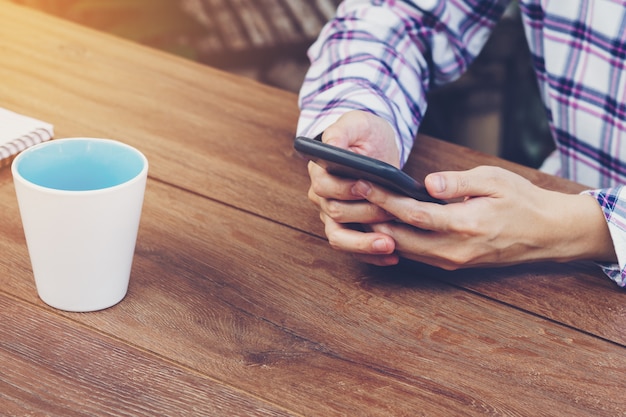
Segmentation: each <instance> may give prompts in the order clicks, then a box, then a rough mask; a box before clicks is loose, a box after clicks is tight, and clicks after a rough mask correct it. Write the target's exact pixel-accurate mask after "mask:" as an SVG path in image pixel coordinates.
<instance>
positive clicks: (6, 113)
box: [0, 108, 54, 168]
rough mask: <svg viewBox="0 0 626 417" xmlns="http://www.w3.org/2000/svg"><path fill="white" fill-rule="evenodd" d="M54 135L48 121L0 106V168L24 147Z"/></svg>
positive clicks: (7, 163)
mask: <svg viewBox="0 0 626 417" xmlns="http://www.w3.org/2000/svg"><path fill="white" fill-rule="evenodd" d="M53 137H54V129H53V126H52V125H51V124H50V123H46V122H43V121H41V120H37V119H35V118H32V117H29V116H25V115H22V114H18V113H15V112H12V111H10V110H6V109H3V108H0V168H3V167H6V166H8V165H11V162H12V161H13V159H14V158H15V156H16V155H17V154H18V153H20V152H21V151H23V150H24V149H26V148H28V147H30V146H33V145H36V144H38V143H41V142H45V141H47V140H50V139H52V138H53Z"/></svg>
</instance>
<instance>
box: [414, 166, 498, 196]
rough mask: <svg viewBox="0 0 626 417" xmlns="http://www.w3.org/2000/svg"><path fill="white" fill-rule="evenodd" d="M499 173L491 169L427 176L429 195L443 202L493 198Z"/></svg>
mask: <svg viewBox="0 0 626 417" xmlns="http://www.w3.org/2000/svg"><path fill="white" fill-rule="evenodd" d="M497 181H498V179H497V173H496V172H495V170H491V169H489V167H478V168H474V169H471V170H469V171H446V172H436V173H433V174H429V175H428V176H426V178H425V180H424V183H425V185H426V189H427V190H428V193H429V194H430V195H432V196H433V197H436V198H440V199H443V200H449V199H455V198H468V197H480V196H492V195H494V194H495V193H497V188H496V187H495V185H496V183H497Z"/></svg>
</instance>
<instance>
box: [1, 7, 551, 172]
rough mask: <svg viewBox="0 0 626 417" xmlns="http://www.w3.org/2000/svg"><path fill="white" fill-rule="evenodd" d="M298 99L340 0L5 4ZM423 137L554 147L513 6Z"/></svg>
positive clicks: (524, 153)
mask: <svg viewBox="0 0 626 417" xmlns="http://www.w3.org/2000/svg"><path fill="white" fill-rule="evenodd" d="M0 1H12V2H14V3H19V4H23V5H26V6H28V7H33V8H37V9H40V10H42V11H44V12H47V13H51V14H54V15H57V16H60V17H62V18H65V19H68V20H71V21H74V22H77V23H80V24H83V25H86V26H89V27H92V28H95V29H98V30H102V31H105V32H109V33H111V34H114V35H117V36H121V37H124V38H126V39H130V40H133V41H136V42H139V43H142V44H145V45H149V46H152V47H155V48H158V49H161V50H164V51H167V52H170V53H173V54H177V55H180V56H183V57H185V58H187V59H192V60H195V61H198V62H201V63H203V64H206V65H211V66H214V67H217V68H220V69H223V70H226V71H229V72H234V73H237V74H240V75H243V76H246V77H250V78H254V79H256V80H258V81H259V82H262V83H266V84H269V85H273V86H275V87H278V88H282V89H286V90H290V91H294V92H297V90H298V88H299V86H300V83H301V82H302V79H303V78H304V73H305V71H306V68H307V65H308V64H307V59H306V50H307V48H308V46H309V45H310V44H311V43H312V42H313V40H314V39H315V37H316V36H317V34H318V33H319V31H320V30H321V28H322V26H323V25H324V24H325V23H326V22H327V21H328V20H329V19H330V18H331V17H332V16H333V14H334V12H335V9H336V7H337V5H338V4H339V3H340V0H0ZM421 130H422V131H423V132H424V133H428V134H430V135H432V136H435V137H438V138H441V139H445V140H449V141H452V142H455V143H459V144H462V145H466V146H469V147H472V148H474V149H478V150H481V151H484V152H487V153H490V154H494V155H498V156H501V157H503V158H506V159H509V160H512V161H515V162H519V163H522V164H525V165H528V166H532V167H537V166H538V165H539V164H540V163H541V161H542V160H543V158H544V157H545V156H546V155H547V154H548V153H549V152H550V151H551V150H552V147H553V145H552V141H551V139H550V133H549V130H548V126H547V122H546V119H545V114H544V110H543V107H542V104H541V102H540V100H539V96H538V91H537V87H536V83H535V79H534V75H533V74H532V68H531V66H530V58H529V53H528V47H527V44H526V41H525V38H524V34H523V30H522V26H521V20H520V16H519V10H518V8H517V5H516V3H515V2H513V4H512V5H511V6H510V7H509V9H508V10H507V13H506V14H505V16H504V17H503V19H502V20H501V21H500V22H499V24H498V26H497V27H496V29H495V31H494V33H493V35H492V37H491V38H490V40H489V42H488V44H487V45H486V47H485V49H484V50H483V52H482V53H481V55H480V56H479V57H478V59H477V60H476V62H475V63H474V64H473V65H472V66H471V68H470V69H469V71H468V72H467V73H466V74H465V75H464V76H463V77H461V79H459V80H458V81H456V82H454V83H452V84H449V85H447V86H445V87H442V88H440V89H438V90H437V91H433V92H431V94H430V97H429V109H428V112H427V114H426V118H425V120H424V123H423V125H422V127H421Z"/></svg>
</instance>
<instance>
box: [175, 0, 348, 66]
mask: <svg viewBox="0 0 626 417" xmlns="http://www.w3.org/2000/svg"><path fill="white" fill-rule="evenodd" d="M339 3H341V0H181V4H182V8H183V10H184V11H185V12H186V13H188V14H189V15H190V16H192V17H193V18H194V19H196V20H197V21H198V23H200V24H201V25H202V26H203V27H204V28H205V29H206V33H204V34H203V35H202V37H201V38H199V39H197V40H196V41H195V44H194V47H195V49H196V50H197V51H198V53H199V56H198V59H199V60H200V61H201V62H204V63H206V64H209V65H212V66H216V67H220V68H232V67H236V66H242V65H249V64H251V63H253V64H254V65H260V66H264V65H271V63H272V62H274V61H275V60H277V59H281V58H290V59H305V57H306V50H307V48H308V47H309V46H310V45H311V43H313V41H314V40H315V38H316V37H317V35H318V34H319V32H320V30H321V28H322V26H323V25H324V24H325V23H326V22H327V21H328V20H330V19H331V18H332V16H334V14H335V11H336V9H337V6H338V5H339Z"/></svg>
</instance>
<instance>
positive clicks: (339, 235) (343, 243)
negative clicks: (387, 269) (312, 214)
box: [320, 212, 395, 255]
mask: <svg viewBox="0 0 626 417" xmlns="http://www.w3.org/2000/svg"><path fill="white" fill-rule="evenodd" d="M320 217H321V219H322V221H323V222H324V227H325V228H324V232H325V233H326V237H327V238H328V243H329V244H330V246H331V247H332V248H333V249H336V250H340V251H344V252H352V253H358V254H365V255H381V254H385V255H388V254H391V253H393V251H394V250H395V242H394V241H393V239H392V238H391V237H390V236H387V235H385V234H382V233H370V232H361V231H357V230H353V229H350V228H348V227H346V226H344V225H342V224H340V223H337V222H335V221H334V220H333V219H331V218H330V217H329V216H327V215H326V214H324V213H323V212H322V213H321V214H320Z"/></svg>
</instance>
